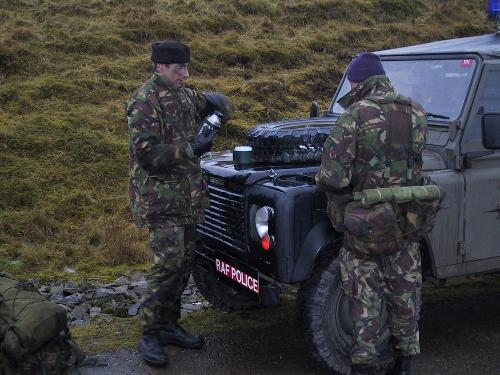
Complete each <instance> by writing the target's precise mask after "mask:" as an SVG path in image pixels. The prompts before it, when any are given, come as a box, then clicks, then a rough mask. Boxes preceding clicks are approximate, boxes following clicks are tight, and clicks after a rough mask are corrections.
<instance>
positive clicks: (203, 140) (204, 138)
mask: <svg viewBox="0 0 500 375" xmlns="http://www.w3.org/2000/svg"><path fill="white" fill-rule="evenodd" d="M214 136H215V132H210V133H205V132H199V133H198V134H196V135H195V137H194V138H193V142H191V148H192V149H193V152H194V154H195V155H196V156H201V155H203V154H204V153H205V152H208V151H210V150H211V149H212V142H213V139H214Z"/></svg>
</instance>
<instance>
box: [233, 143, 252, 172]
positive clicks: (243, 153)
mask: <svg viewBox="0 0 500 375" xmlns="http://www.w3.org/2000/svg"><path fill="white" fill-rule="evenodd" d="M233 162H234V166H235V167H239V168H242V167H248V166H250V165H251V164H252V147H251V146H236V147H235V148H234V150H233Z"/></svg>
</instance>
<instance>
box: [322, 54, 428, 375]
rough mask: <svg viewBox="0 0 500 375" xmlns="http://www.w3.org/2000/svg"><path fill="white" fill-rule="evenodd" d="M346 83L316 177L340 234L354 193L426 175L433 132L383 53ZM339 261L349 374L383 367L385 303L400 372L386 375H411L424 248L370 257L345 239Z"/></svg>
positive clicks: (355, 65) (357, 62)
mask: <svg viewBox="0 0 500 375" xmlns="http://www.w3.org/2000/svg"><path fill="white" fill-rule="evenodd" d="M347 78H348V80H349V81H350V83H351V88H352V89H351V91H350V92H349V93H348V94H347V95H345V96H344V97H343V98H341V99H340V100H339V103H340V104H341V105H342V106H343V107H344V108H346V110H345V112H344V113H343V114H342V115H341V117H340V118H339V119H338V121H337V123H336V125H335V127H334V128H333V130H332V132H331V134H330V136H329V137H328V139H327V140H326V142H325V144H324V150H323V154H322V159H321V168H320V170H319V172H318V174H317V175H316V181H317V183H318V186H319V187H320V188H321V189H323V190H324V191H325V192H326V194H327V197H328V214H329V216H330V218H331V221H332V223H333V225H334V226H335V228H336V230H338V231H344V230H345V227H344V226H343V224H344V220H343V214H344V213H345V211H344V208H345V204H346V202H347V201H348V200H349V197H352V193H353V192H359V191H361V190H363V189H370V188H377V187H394V186H405V185H411V184H412V182H414V181H417V180H418V179H419V178H420V171H421V167H422V156H421V155H422V150H423V147H424V145H425V138H426V134H427V116H426V113H425V111H424V110H423V108H422V107H421V106H420V105H419V104H418V103H416V102H414V101H412V100H411V99H409V98H406V97H404V96H402V95H399V94H397V93H395V92H394V88H393V87H392V85H391V83H390V81H389V79H388V77H387V76H386V75H385V71H384V69H383V67H382V64H381V62H380V59H379V58H378V56H377V55H375V54H372V53H363V54H360V55H358V56H357V57H356V58H355V59H354V60H353V61H352V62H351V64H350V65H349V68H348V70H347ZM389 128H390V129H395V130H396V131H392V132H389V131H388V130H389ZM389 133H392V134H389ZM346 237H347V236H346ZM339 259H340V267H341V276H342V287H343V290H344V292H345V293H346V296H347V298H348V299H349V302H350V309H351V315H352V319H353V323H354V324H353V325H354V327H353V347H352V353H351V359H352V370H351V374H357V375H365V374H366V375H369V374H373V373H374V371H375V369H376V368H377V367H378V366H379V365H380V364H379V362H378V358H379V355H380V353H381V352H382V351H383V350H385V349H386V348H383V347H382V346H383V343H382V342H381V339H380V334H381V332H380V328H381V326H380V316H381V310H382V301H383V300H384V301H385V303H386V306H387V311H388V314H389V329H390V331H391V334H392V337H391V341H390V344H391V345H392V347H393V349H394V352H395V354H396V361H395V367H394V368H392V369H390V370H388V372H387V374H404V375H409V374H411V372H410V371H411V369H410V358H411V357H412V356H414V355H416V354H418V353H419V352H420V346H419V338H418V319H419V310H420V288H421V284H422V276H421V268H420V251H419V247H418V243H415V242H409V241H404V242H403V243H402V245H401V246H400V247H398V248H397V249H395V251H394V252H393V253H392V254H388V255H385V254H384V255H373V256H370V254H363V253H360V252H359V251H354V248H350V247H349V246H347V244H346V241H344V246H343V247H342V249H341V250H340V254H339Z"/></svg>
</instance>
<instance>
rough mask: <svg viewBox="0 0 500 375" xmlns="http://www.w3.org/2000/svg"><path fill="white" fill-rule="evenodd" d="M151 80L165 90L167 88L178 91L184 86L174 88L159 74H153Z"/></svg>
mask: <svg viewBox="0 0 500 375" xmlns="http://www.w3.org/2000/svg"><path fill="white" fill-rule="evenodd" d="M152 78H153V80H154V81H155V82H156V83H157V84H158V85H161V86H165V87H166V88H168V89H169V90H173V91H175V90H179V89H182V88H184V85H182V86H174V85H172V83H170V81H168V80H167V79H166V78H165V77H163V76H162V75H161V74H159V73H153V77H152Z"/></svg>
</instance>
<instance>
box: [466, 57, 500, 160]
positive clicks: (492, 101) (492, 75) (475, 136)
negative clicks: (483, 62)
mask: <svg viewBox="0 0 500 375" xmlns="http://www.w3.org/2000/svg"><path fill="white" fill-rule="evenodd" d="M484 78H485V79H484ZM484 78H483V79H484V82H483V83H482V85H480V88H479V91H478V96H477V97H476V100H475V103H474V107H473V112H472V114H473V116H472V117H471V119H470V123H469V124H468V125H467V129H466V131H465V138H464V141H465V144H464V145H465V146H466V149H465V150H464V151H474V150H478V149H482V148H483V141H482V130H481V115H480V114H479V112H480V111H479V109H480V108H481V107H482V108H483V109H484V113H500V66H490V68H489V70H488V71H487V75H486V76H485V77H484ZM467 145H468V146H467Z"/></svg>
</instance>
